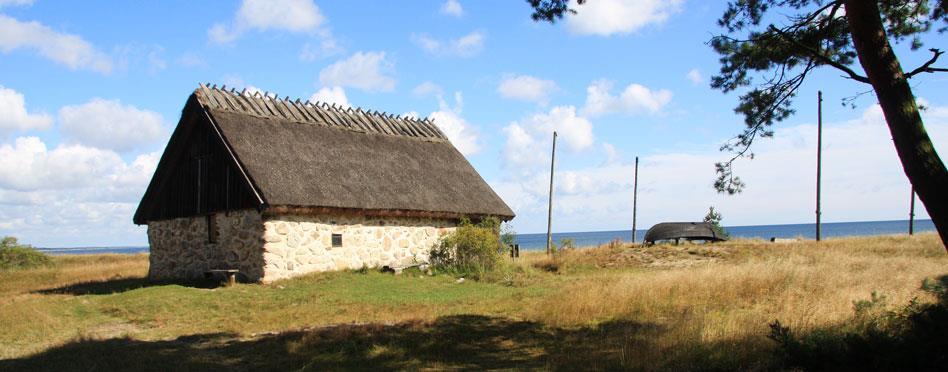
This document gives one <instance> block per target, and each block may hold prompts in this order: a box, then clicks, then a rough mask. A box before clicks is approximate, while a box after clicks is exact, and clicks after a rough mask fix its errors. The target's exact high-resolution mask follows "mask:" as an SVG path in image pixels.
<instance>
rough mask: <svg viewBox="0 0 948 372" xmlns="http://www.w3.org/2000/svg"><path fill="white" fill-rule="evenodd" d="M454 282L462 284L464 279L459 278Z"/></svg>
mask: <svg viewBox="0 0 948 372" xmlns="http://www.w3.org/2000/svg"><path fill="white" fill-rule="evenodd" d="M454 282H455V283H457V284H461V283H464V278H459V279H458V280H456V281H454Z"/></svg>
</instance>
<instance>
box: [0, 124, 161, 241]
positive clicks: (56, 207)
mask: <svg viewBox="0 0 948 372" xmlns="http://www.w3.org/2000/svg"><path fill="white" fill-rule="evenodd" d="M159 155H160V154H159V153H149V154H143V155H139V156H137V157H136V158H135V159H134V160H132V161H131V162H125V161H123V160H122V158H121V157H120V156H119V155H118V154H116V153H115V152H112V151H108V150H101V149H96V148H91V147H86V146H82V145H59V146H57V147H56V148H54V149H51V150H50V149H48V148H47V146H46V144H45V143H43V141H42V140H40V139H39V138H36V137H20V138H17V139H16V140H15V141H14V142H13V143H12V144H2V145H0V205H2V206H3V207H0V221H4V222H3V223H0V235H15V236H17V237H19V238H21V240H23V241H24V242H26V243H30V244H34V245H38V246H77V245H92V244H105V245H127V244H144V229H143V228H140V227H136V226H134V225H133V224H132V223H131V218H132V213H133V212H134V210H135V207H136V205H137V204H138V201H139V199H140V198H141V195H142V193H143V192H144V190H145V188H146V187H147V185H148V182H149V180H150V179H151V176H152V173H153V172H154V170H155V167H156V165H157V163H158V158H159Z"/></svg>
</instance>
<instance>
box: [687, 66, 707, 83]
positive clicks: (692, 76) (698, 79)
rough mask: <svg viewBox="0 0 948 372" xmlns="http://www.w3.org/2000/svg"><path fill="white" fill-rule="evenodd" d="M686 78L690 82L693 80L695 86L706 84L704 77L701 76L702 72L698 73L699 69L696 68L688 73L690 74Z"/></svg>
mask: <svg viewBox="0 0 948 372" xmlns="http://www.w3.org/2000/svg"><path fill="white" fill-rule="evenodd" d="M686 77H687V78H688V80H691V82H692V83H694V84H695V85H698V84H701V83H702V82H704V76H701V72H700V71H698V69H696V68H693V69H691V70H690V71H688V74H687V75H686Z"/></svg>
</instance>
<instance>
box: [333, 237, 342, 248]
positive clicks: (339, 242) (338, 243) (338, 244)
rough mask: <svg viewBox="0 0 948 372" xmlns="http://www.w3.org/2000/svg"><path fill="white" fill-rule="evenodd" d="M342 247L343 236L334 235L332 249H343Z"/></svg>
mask: <svg viewBox="0 0 948 372" xmlns="http://www.w3.org/2000/svg"><path fill="white" fill-rule="evenodd" d="M341 246H342V234H332V247H333V248H336V247H341Z"/></svg>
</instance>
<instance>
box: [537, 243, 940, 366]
mask: <svg viewBox="0 0 948 372" xmlns="http://www.w3.org/2000/svg"><path fill="white" fill-rule="evenodd" d="M629 256H636V259H629V258H628V257H629ZM643 257H644V258H643ZM528 260H534V261H542V260H545V258H542V257H536V256H533V257H530V258H528ZM617 262H618V264H617ZM676 262H677V263H679V264H680V263H685V265H684V266H685V267H676V265H675V263H676ZM560 263H561V266H563V267H565V270H566V273H565V274H564V275H566V276H569V275H570V274H569V270H570V268H575V269H576V270H578V271H583V269H582V268H583V267H589V266H598V267H611V268H613V269H608V270H601V269H600V270H588V269H587V270H585V272H586V275H585V277H584V278H583V279H582V280H575V281H570V282H568V283H566V284H564V286H563V288H562V290H560V291H557V292H556V293H554V294H551V295H550V296H547V297H546V298H544V299H543V300H542V301H540V302H539V303H538V304H537V306H536V307H535V308H533V309H532V310H531V311H530V312H528V314H527V316H528V317H529V318H532V319H537V320H542V321H543V322H546V323H548V324H551V325H559V326H570V325H573V326H575V325H582V324H590V323H596V322H602V321H607V320H616V319H623V320H631V321H637V322H642V323H653V324H658V325H660V326H662V327H663V328H665V329H668V330H670V331H669V332H660V333H656V335H655V336H656V337H658V340H653V343H652V347H653V348H655V350H641V349H639V350H636V352H635V354H637V355H639V356H643V354H649V353H654V354H658V353H660V352H666V351H668V350H671V349H679V348H682V347H686V346H687V345H692V346H694V345H698V344H714V343H728V342H734V341H735V340H742V341H743V343H744V344H745V345H748V346H750V347H751V348H758V347H767V346H768V345H769V343H768V340H766V335H767V334H768V326H767V325H768V323H770V322H772V321H774V320H780V322H781V323H783V324H784V325H787V326H790V328H791V329H794V330H796V331H804V332H805V331H807V330H811V329H814V328H818V327H827V326H833V325H837V324H840V323H842V322H846V321H848V320H850V319H851V318H852V316H853V301H857V300H864V299H868V298H869V297H870V295H871V293H872V292H877V293H879V294H882V295H884V296H886V298H887V300H888V303H889V304H892V305H895V306H902V305H905V304H906V303H908V301H909V300H910V299H912V298H914V297H918V298H919V299H921V300H923V301H930V300H931V299H930V298H928V296H927V294H926V293H924V292H922V291H920V290H919V285H920V283H921V281H922V280H923V279H925V278H931V277H935V276H940V275H945V274H948V255H946V253H945V249H944V247H943V246H942V244H941V242H940V241H939V240H938V237H937V235H934V234H923V235H917V236H914V237H907V236H880V237H867V238H844V239H829V240H826V241H823V242H821V243H816V242H813V241H805V242H799V243H792V244H773V243H769V242H762V241H747V240H744V241H741V240H738V241H734V242H728V243H723V244H715V245H709V246H704V245H702V246H695V245H683V246H678V247H676V246H657V247H648V248H627V247H626V248H621V249H615V248H612V249H610V248H605V247H600V248H596V249H592V250H586V251H573V252H569V253H567V254H566V255H564V257H562V258H560ZM623 263H625V265H623ZM678 266H682V265H678ZM668 267H672V268H671V269H668ZM628 268H639V270H629V269H628ZM561 270H564V269H561ZM654 341H657V342H654ZM732 352H740V351H737V350H732Z"/></svg>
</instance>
